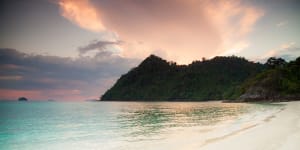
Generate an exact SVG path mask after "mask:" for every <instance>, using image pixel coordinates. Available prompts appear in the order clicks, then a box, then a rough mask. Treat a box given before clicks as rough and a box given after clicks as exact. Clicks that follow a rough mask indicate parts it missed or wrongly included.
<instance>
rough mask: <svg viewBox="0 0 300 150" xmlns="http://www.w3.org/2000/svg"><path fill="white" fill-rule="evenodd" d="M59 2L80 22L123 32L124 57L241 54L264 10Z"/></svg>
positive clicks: (236, 0)
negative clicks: (153, 54)
mask: <svg viewBox="0 0 300 150" xmlns="http://www.w3.org/2000/svg"><path fill="white" fill-rule="evenodd" d="M92 2H93V3H92ZM59 4H60V6H61V8H62V10H63V11H62V15H63V16H64V17H66V18H68V19H69V20H72V21H73V22H75V23H77V24H78V25H79V26H81V27H83V28H87V29H90V30H94V31H99V30H101V29H104V27H103V24H102V23H104V24H105V26H106V27H107V28H108V29H109V30H111V31H113V32H115V33H116V34H118V35H119V36H120V40H122V41H125V42H124V43H123V44H122V45H121V46H120V47H121V48H122V52H121V54H120V55H122V56H124V57H129V58H145V57H146V56H147V55H149V54H150V53H156V52H158V53H159V54H163V55H164V57H165V58H166V59H169V60H174V61H177V62H179V63H190V61H192V60H195V59H201V58H202V57H213V56H216V55H228V54H237V53H239V52H240V51H242V50H243V49H245V48H247V47H248V46H249V45H250V44H251V43H249V42H248V40H247V36H248V35H249V33H250V32H251V31H252V30H253V28H254V25H255V23H256V22H257V20H258V19H259V18H261V17H262V16H263V14H264V12H263V11H262V10H261V9H259V8H256V7H254V6H252V5H248V4H246V3H242V2H241V1H240V0H214V1H211V0H185V1H183V0H163V1H161V0H151V1H149V0H138V1H137V0H113V1H111V0H99V1H92V0H78V1H71V0H61V2H60V3H59ZM92 4H93V5H92ZM100 14H101V20H100V19H99V15H100Z"/></svg>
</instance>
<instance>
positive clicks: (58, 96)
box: [0, 89, 99, 101]
mask: <svg viewBox="0 0 300 150" xmlns="http://www.w3.org/2000/svg"><path fill="white" fill-rule="evenodd" d="M23 96H24V97H27V98H28V99H29V100H48V99H54V100H60V101H61V100H66V101H83V100H87V99H97V98H98V97H99V96H85V95H82V93H81V91H80V90H78V89H47V90H13V89H0V97H1V99H7V100H17V99H18V98H19V97H23Z"/></svg>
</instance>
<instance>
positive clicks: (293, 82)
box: [101, 55, 300, 102]
mask: <svg viewBox="0 0 300 150" xmlns="http://www.w3.org/2000/svg"><path fill="white" fill-rule="evenodd" d="M299 93H300V57H298V58H297V59H296V60H294V61H291V62H286V61H285V60H284V59H282V58H274V57H271V58H269V59H268V61H267V62H266V63H265V64H261V63H255V62H251V61H248V60H247V59H245V58H242V57H237V56H226V57H225V56H217V57H214V58H212V59H209V60H206V59H204V58H203V59H202V61H193V62H192V63H191V64H189V65H177V64H176V63H175V62H168V61H166V60H164V59H162V58H160V57H158V56H155V55H150V56H149V57H147V58H146V59H145V60H144V61H142V62H141V64H140V65H139V66H137V67H135V68H133V69H131V70H130V71H129V72H128V73H127V74H125V75H122V76H121V77H120V79H118V81H117V82H116V83H115V84H114V85H113V86H112V88H110V89H109V90H108V91H106V92H105V93H104V94H103V95H102V97H101V100H103V101H209V100H230V101H239V102H243V101H261V100H264V101H265V100H268V101H281V100H290V99H293V100H295V99H300V95H299Z"/></svg>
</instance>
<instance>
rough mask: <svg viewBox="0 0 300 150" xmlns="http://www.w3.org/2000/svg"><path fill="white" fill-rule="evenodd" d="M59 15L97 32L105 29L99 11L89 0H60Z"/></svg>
mask: <svg viewBox="0 0 300 150" xmlns="http://www.w3.org/2000/svg"><path fill="white" fill-rule="evenodd" d="M58 4H59V6H60V9H61V15H62V16H64V17H65V18H67V19H69V20H70V21H72V22H73V23H75V24H77V25H79V26H80V27H82V28H84V29H88V30H91V31H95V32H99V31H103V30H105V27H104V25H103V24H102V21H101V19H100V15H99V11H96V9H95V8H94V7H93V5H92V4H91V3H90V1H89V0H60V1H59V2H58Z"/></svg>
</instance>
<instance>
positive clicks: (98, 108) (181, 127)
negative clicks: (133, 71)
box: [0, 101, 284, 150]
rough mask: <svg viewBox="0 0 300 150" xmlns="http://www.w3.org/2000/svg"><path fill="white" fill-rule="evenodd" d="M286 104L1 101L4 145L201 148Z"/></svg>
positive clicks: (88, 149) (29, 149) (38, 149)
mask: <svg viewBox="0 0 300 150" xmlns="http://www.w3.org/2000/svg"><path fill="white" fill-rule="evenodd" d="M283 108H284V106H283V105H279V104H277V105H276V104H245V103H221V102H46V101H45V102H38V101H29V102H0V149H1V150H2V149H3V150H20V149H22V150H66V149H72V150H93V149H94V150H134V149H136V150H141V149H143V150H148V149H149V150H150V149H153V150H160V149H161V150H165V149H194V148H201V146H203V145H206V144H210V143H213V142H217V141H218V140H222V139H223V138H227V137H229V136H231V135H234V134H238V133H239V132H243V131H244V130H248V129H251V128H252V127H255V126H259V125H260V124H263V123H265V122H267V121H268V120H269V119H272V117H273V116H274V115H275V114H276V113H278V112H279V111H281V110H282V109H283Z"/></svg>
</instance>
